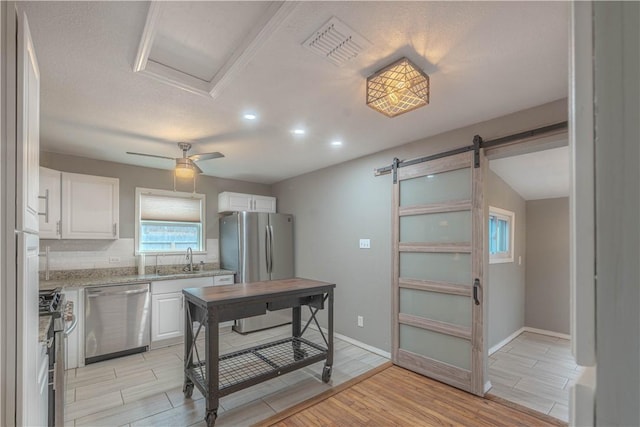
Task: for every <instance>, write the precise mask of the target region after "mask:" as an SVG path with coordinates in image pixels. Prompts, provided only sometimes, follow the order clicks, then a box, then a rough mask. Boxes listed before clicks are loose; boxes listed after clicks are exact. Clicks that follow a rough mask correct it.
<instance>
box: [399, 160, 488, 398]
mask: <svg viewBox="0 0 640 427" xmlns="http://www.w3.org/2000/svg"><path fill="white" fill-rule="evenodd" d="M480 157H482V156H480ZM482 170H483V168H482V167H477V168H476V167H474V153H473V151H470V152H466V153H462V154H456V155H452V156H449V157H444V158H440V159H437V160H430V161H426V162H423V163H419V164H415V165H411V166H407V167H402V168H399V169H398V171H397V172H398V175H397V177H398V179H397V183H395V184H394V215H393V220H394V224H393V239H394V248H393V251H394V254H393V255H394V265H393V269H394V283H393V310H392V313H393V316H394V320H393V362H394V363H395V364H397V365H399V366H402V367H404V368H407V369H410V370H412V371H415V372H418V373H420V374H423V375H426V376H428V377H431V378H434V379H436V380H439V381H442V382H444V383H447V384H450V385H452V386H454V387H457V388H460V389H462V390H465V391H468V392H471V393H474V394H477V395H483V391H484V390H483V388H484V373H483V370H484V369H483V337H482V335H483V321H482V305H483V304H482V296H483V292H482V286H483V277H482V269H483V247H484V244H483V240H484V239H483V235H484V233H483V225H484V220H483V201H482V175H483V174H482Z"/></svg>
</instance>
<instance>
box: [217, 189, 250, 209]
mask: <svg viewBox="0 0 640 427" xmlns="http://www.w3.org/2000/svg"><path fill="white" fill-rule="evenodd" d="M250 202H251V195H250V194H243V193H231V192H229V191H225V192H223V193H220V194H218V212H242V211H249V210H251V203H250Z"/></svg>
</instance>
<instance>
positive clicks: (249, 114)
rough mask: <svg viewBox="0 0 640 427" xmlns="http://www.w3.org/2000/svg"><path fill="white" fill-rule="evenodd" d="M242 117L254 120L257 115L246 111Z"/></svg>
mask: <svg viewBox="0 0 640 427" xmlns="http://www.w3.org/2000/svg"><path fill="white" fill-rule="evenodd" d="M243 117H244V118H245V119H247V120H255V119H257V118H258V116H257V115H255V114H253V113H246V114H245V115H244V116H243Z"/></svg>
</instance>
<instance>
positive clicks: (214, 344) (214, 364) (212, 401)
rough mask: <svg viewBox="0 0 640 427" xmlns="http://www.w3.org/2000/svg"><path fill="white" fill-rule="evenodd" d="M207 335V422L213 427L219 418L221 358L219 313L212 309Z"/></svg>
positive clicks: (209, 312)
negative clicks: (219, 369)
mask: <svg viewBox="0 0 640 427" xmlns="http://www.w3.org/2000/svg"><path fill="white" fill-rule="evenodd" d="M206 328H207V330H206V335H205V346H206V348H207V353H206V354H207V356H206V358H207V360H206V366H207V390H208V391H209V393H208V396H207V399H206V400H207V415H206V416H205V420H206V422H207V426H208V427H213V425H214V424H215V422H216V418H217V417H218V405H219V400H220V390H219V388H218V387H219V384H220V383H219V375H220V373H219V372H218V362H219V361H218V356H219V346H218V341H219V330H218V329H219V328H218V312H217V310H215V309H212V308H210V309H209V310H208V312H207V325H206Z"/></svg>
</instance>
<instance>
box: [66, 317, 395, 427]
mask: <svg viewBox="0 0 640 427" xmlns="http://www.w3.org/2000/svg"><path fill="white" fill-rule="evenodd" d="M290 330H291V326H289V325H286V326H281V327H278V328H274V329H269V330H267V331H262V332H256V333H252V334H248V335H240V334H237V333H235V332H232V331H225V332H221V335H220V352H221V353H228V352H231V351H235V350H239V349H242V348H246V347H250V346H253V345H256V344H257V343H261V342H269V341H272V340H274V339H277V338H285V337H288V336H289V335H290ZM305 338H307V339H311V340H313V341H316V342H320V340H321V338H320V335H319V333H318V332H315V331H307V332H306V333H305ZM334 343H335V353H334V365H333V372H332V377H331V382H330V383H329V384H325V383H323V382H322V381H321V380H320V376H321V373H322V367H323V364H324V362H320V363H317V364H315V365H311V366H308V367H306V368H304V369H301V370H298V371H294V372H291V373H289V374H286V375H283V376H281V377H278V378H274V379H272V380H270V381H267V382H264V383H262V384H258V385H256V386H253V387H250V388H248V389H245V390H242V391H239V392H237V393H233V394H231V395H229V396H226V397H224V398H222V399H221V400H220V408H219V410H218V419H217V421H216V426H217V427H224V426H242V425H250V424H253V423H255V422H257V421H260V420H263V419H265V418H268V417H270V416H272V415H273V414H275V413H277V412H280V411H282V410H284V409H286V408H289V407H291V406H293V405H295V404H297V403H300V402H302V401H304V400H307V399H309V398H310V397H313V396H315V395H317V394H319V393H322V392H323V391H326V390H328V389H330V388H331V387H333V386H337V385H339V384H341V383H343V382H345V381H348V380H349V379H351V378H354V377H357V376H358V375H360V374H362V373H364V372H367V371H368V370H370V369H372V368H374V367H376V366H379V365H381V364H383V363H385V362H387V361H388V360H387V359H386V358H384V357H381V356H378V355H376V354H373V353H371V352H369V351H366V350H364V349H362V348H359V347H356V346H354V345H351V344H349V343H347V342H345V341H342V340H339V339H335V341H334ZM202 344H204V343H202ZM183 351H184V349H183V346H182V345H177V346H171V347H166V348H161V349H157V350H152V351H150V352H147V353H141V354H136V355H132V356H127V357H122V358H118V359H112V360H108V361H104V362H99V363H95V364H92V365H88V366H85V367H83V368H77V369H70V370H68V371H67V395H66V407H65V425H68V426H78V427H79V426H103V425H108V426H130V427H133V426H191V425H194V426H206V423H205V422H204V413H205V402H204V399H203V397H202V395H201V394H200V393H199V392H198V390H197V389H196V390H194V392H193V397H192V398H190V399H186V398H185V397H184V396H183V394H182V382H183V373H182V372H183V370H182V358H183ZM201 354H202V353H201Z"/></svg>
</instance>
